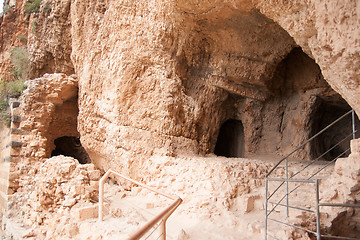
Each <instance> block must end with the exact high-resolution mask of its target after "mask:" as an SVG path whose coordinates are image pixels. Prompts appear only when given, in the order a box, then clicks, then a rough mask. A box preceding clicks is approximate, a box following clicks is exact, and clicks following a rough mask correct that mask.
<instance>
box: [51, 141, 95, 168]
mask: <svg viewBox="0 0 360 240" xmlns="http://www.w3.org/2000/svg"><path fill="white" fill-rule="evenodd" d="M54 144H55V149H54V150H53V151H52V152H51V156H52V157H53V156H58V155H64V156H68V157H73V158H76V159H77V160H78V161H79V163H81V164H86V163H90V162H91V161H90V158H89V155H88V154H87V152H86V150H85V149H84V148H83V146H81V142H80V138H78V137H70V136H63V137H59V138H57V139H55V140H54Z"/></svg>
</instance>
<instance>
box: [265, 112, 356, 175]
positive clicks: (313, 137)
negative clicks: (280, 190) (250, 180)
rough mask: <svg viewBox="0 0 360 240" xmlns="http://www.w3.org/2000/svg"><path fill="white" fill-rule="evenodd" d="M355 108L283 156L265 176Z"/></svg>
mask: <svg viewBox="0 0 360 240" xmlns="http://www.w3.org/2000/svg"><path fill="white" fill-rule="evenodd" d="M353 111H354V110H350V111H349V112H347V113H345V114H344V115H342V116H341V117H339V118H338V119H336V120H335V121H334V122H332V123H331V124H329V125H328V126H326V127H325V128H323V129H322V130H321V131H320V132H318V133H317V134H315V135H314V136H312V137H311V138H309V139H308V140H306V141H305V142H304V143H303V144H301V145H300V146H298V147H297V148H295V149H294V150H293V151H292V152H291V153H289V154H288V155H286V156H285V157H283V158H282V159H281V160H280V161H279V162H278V163H277V164H275V166H274V167H273V168H272V169H271V170H270V171H269V172H268V173H267V174H266V176H265V177H269V175H270V174H271V173H272V172H273V171H274V170H275V169H276V168H277V167H278V166H279V165H280V164H281V163H282V162H283V161H285V160H286V159H287V158H288V157H290V156H291V155H293V154H294V153H295V152H297V151H298V150H299V149H300V148H302V147H303V146H305V145H306V144H307V143H309V142H311V141H312V140H313V139H315V138H316V137H317V136H319V135H320V134H322V133H323V132H325V131H326V130H327V129H329V128H330V127H332V126H333V125H334V124H335V123H337V122H339V121H340V120H341V119H343V118H344V117H346V116H347V115H349V114H350V113H352V112H353Z"/></svg>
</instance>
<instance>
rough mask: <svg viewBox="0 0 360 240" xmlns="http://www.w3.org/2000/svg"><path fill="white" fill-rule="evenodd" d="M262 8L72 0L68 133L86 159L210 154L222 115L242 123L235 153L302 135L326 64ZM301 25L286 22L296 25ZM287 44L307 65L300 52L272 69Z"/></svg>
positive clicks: (106, 162)
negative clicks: (73, 80) (74, 85)
mask: <svg viewBox="0 0 360 240" xmlns="http://www.w3.org/2000/svg"><path fill="white" fill-rule="evenodd" d="M273 4H274V7H273V8H271V9H272V10H273V11H265V10H264V9H265V8H270V7H269V6H268V5H266V4H265V2H261V1H259V2H256V4H255V3H254V4H253V3H250V2H248V3H246V1H240V2H237V3H229V2H227V3H224V4H222V5H219V4H218V3H217V2H215V1H214V2H212V1H207V2H206V3H205V2H201V1H200V2H196V4H195V3H194V2H189V3H188V2H186V3H185V2H181V1H174V2H169V1H160V2H159V1H157V2H153V1H150V2H131V1H120V2H119V1H117V2H114V1H104V2H98V1H88V2H81V1H73V2H72V7H71V19H72V39H73V52H72V60H73V62H74V66H75V71H76V72H77V74H78V76H79V79H80V80H79V89H80V92H79V99H80V101H79V103H80V107H79V109H80V115H79V131H80V133H81V135H82V137H83V141H84V145H85V147H86V148H87V150H88V152H89V153H90V155H91V156H92V158H93V159H94V161H95V162H98V164H99V165H102V166H106V167H109V166H114V165H118V166H119V168H123V167H125V168H126V169H127V168H128V166H130V165H134V167H135V166H136V164H135V163H133V162H132V160H129V159H132V158H134V157H135V158H136V156H139V155H143V156H150V155H152V154H154V153H164V154H167V155H176V154H199V153H200V154H206V153H212V152H213V151H214V148H215V145H216V141H217V136H218V134H219V130H220V127H221V125H222V124H223V123H224V122H225V121H226V120H229V119H237V120H241V121H242V123H243V125H244V128H245V133H244V135H245V136H244V138H245V152H246V154H254V153H261V151H262V152H263V153H269V152H275V153H279V154H284V153H287V152H288V150H289V149H291V148H293V147H294V146H297V145H299V144H300V143H301V142H302V141H303V140H304V139H307V138H308V137H309V136H310V135H311V133H312V126H311V123H309V122H310V121H311V120H310V119H311V116H312V115H311V114H312V113H313V112H314V111H315V108H316V104H315V103H316V99H317V98H318V97H323V96H326V97H329V96H335V95H336V94H335V92H333V91H332V90H331V89H330V87H329V86H328V85H327V84H326V83H325V81H324V78H323V75H322V70H324V69H325V70H326V69H327V66H322V65H321V63H322V62H321V61H320V60H319V59H317V58H316V57H314V54H312V52H311V51H310V50H309V49H311V48H310V47H309V46H308V44H305V42H306V41H305V40H303V39H307V38H308V37H309V36H308V35H309V34H310V35H311V33H312V32H308V31H301V32H299V33H298V32H296V33H298V34H295V32H294V31H290V30H289V31H288V32H286V31H284V29H283V28H282V27H284V26H285V24H284V23H283V22H282V21H281V18H280V17H275V15H271V13H273V14H275V13H277V14H278V15H279V16H282V13H283V12H286V11H284V9H282V8H279V7H277V6H278V4H280V2H274V3H273ZM343 4H345V5H346V4H348V3H347V2H345V3H343ZM292 6H293V7H292ZM305 6H308V7H309V8H310V7H311V6H313V5H311V4H310V5H309V4H305V3H297V2H296V3H293V5H291V6H288V8H289V9H290V10H289V9H288V10H287V11H293V10H292V9H295V10H296V9H297V10H298V11H299V14H301V16H303V14H304V13H303V12H301V11H305ZM255 7H257V8H258V9H260V11H259V10H257V9H256V8H255ZM313 7H314V6H313ZM295 10H294V11H295ZM306 11H307V10H306ZM262 13H264V14H265V15H266V16H265V15H263V14H262ZM276 16H277V15H276ZM268 17H270V18H272V19H275V21H277V22H274V21H273V20H271V19H269V18H268ZM309 17H311V14H310V15H309ZM302 20H303V19H299V18H295V17H294V18H293V19H292V21H293V22H296V24H297V25H296V26H297V28H299V29H300V28H301V26H305V23H307V22H308V21H305V22H304V21H302ZM309 21H310V20H309ZM319 21H320V20H319ZM278 23H279V24H280V25H278ZM294 24H295V23H294ZM283 25H284V26H283ZM284 28H285V27H284ZM286 29H287V28H285V30H286ZM306 29H307V28H306ZM321 30H323V31H325V32H326V31H330V30H328V29H327V28H324V29H323V28H321ZM321 30H320V29H319V31H321ZM289 33H290V35H289ZM305 33H306V34H307V35H306V36H305ZM311 36H312V35H311ZM293 37H294V38H293ZM300 37H301V39H302V41H300V40H299V39H300ZM339 41H341V40H339ZM344 41H348V39H346V40H344ZM297 46H300V47H302V49H303V50H304V51H305V53H307V54H308V56H310V57H311V58H314V59H315V62H314V61H313V60H311V59H310V58H309V57H307V56H306V55H305V54H304V53H302V54H303V55H304V56H305V57H304V56H301V55H299V56H298V57H299V59H300V60H299V62H296V61H295V60H296V59H297V56H293V59H294V58H295V60H293V61H292V62H291V61H290V62H289V63H287V65H288V68H286V70H285V71H284V70H279V68H281V66H280V67H279V64H280V65H281V61H282V60H283V59H285V58H286V57H287V56H288V55H289V53H290V52H291V50H292V49H294V47H297ZM299 51H301V50H299ZM349 51H352V52H356V51H357V49H356V48H353V49H351V50H349ZM316 56H317V55H316ZM344 57H345V56H344ZM306 58H308V59H306ZM319 58H320V57H319ZM301 59H303V60H301ZM316 63H320V68H319V67H318V66H317V65H316ZM297 64H300V65H297ZM325 65H326V64H325ZM294 66H295V67H294ZM296 66H298V67H296ZM301 69H302V70H303V71H301ZM279 71H280V73H279ZM351 71H353V73H354V76H357V74H356V71H357V70H356V69H353V70H351ZM277 74H280V75H277ZM291 74H293V75H291ZM344 74H345V72H344ZM346 74H347V73H346ZM344 77H345V75H344ZM355 78H356V77H355ZM325 80H326V81H328V82H329V83H330V85H331V86H334V82H336V81H337V80H336V79H335V75H334V76H333V75H331V74H327V75H326V77H325ZM354 81H357V80H354ZM304 83H305V84H304ZM345 85H346V86H347V87H344V86H343V88H344V89H345V88H350V85H347V84H345ZM335 89H336V90H338V91H339V92H340V93H341V94H344V93H343V92H341V91H340V90H339V89H337V88H335ZM349 93H350V92H349ZM290 95H291V96H290ZM335 98H338V97H337V96H336V97H335ZM346 99H349V98H346ZM299 102H300V105H299V106H298V103H299ZM89 106H91V107H89ZM270 116H273V118H271V117H270ZM94 126H97V127H96V128H94ZM296 129H298V130H301V132H300V134H299V133H298V132H299V131H298V130H296ZM274 139H276V141H273V140H274ZM279 149H281V150H279ZM309 152H310V150H307V153H304V154H303V156H305V155H309ZM117 158H118V159H127V160H124V161H121V160H120V161H118V160H115V159H117ZM140 162H141V161H140ZM140 164H141V163H140ZM120 166H121V167H120ZM106 167H105V168H106Z"/></svg>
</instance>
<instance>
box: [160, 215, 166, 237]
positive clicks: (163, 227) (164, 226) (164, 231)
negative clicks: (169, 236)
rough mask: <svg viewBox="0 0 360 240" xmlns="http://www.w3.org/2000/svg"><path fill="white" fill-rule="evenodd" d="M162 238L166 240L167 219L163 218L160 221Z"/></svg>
mask: <svg viewBox="0 0 360 240" xmlns="http://www.w3.org/2000/svg"><path fill="white" fill-rule="evenodd" d="M159 228H160V234H161V235H160V238H159V239H160V240H166V219H163V220H161V222H160V226H159Z"/></svg>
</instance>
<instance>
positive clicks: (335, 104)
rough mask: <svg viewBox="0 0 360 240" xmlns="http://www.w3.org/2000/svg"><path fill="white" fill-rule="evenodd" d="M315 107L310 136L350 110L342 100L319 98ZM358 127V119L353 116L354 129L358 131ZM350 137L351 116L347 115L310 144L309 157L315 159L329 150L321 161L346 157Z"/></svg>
mask: <svg viewBox="0 0 360 240" xmlns="http://www.w3.org/2000/svg"><path fill="white" fill-rule="evenodd" d="M316 106H317V107H316V110H315V111H314V114H313V117H312V129H311V131H312V135H314V134H316V133H318V132H319V131H321V130H322V129H324V128H325V127H326V126H328V125H329V124H331V123H332V122H334V121H335V120H336V119H338V118H339V117H341V116H342V115H344V114H345V113H347V112H349V111H350V110H351V107H350V106H349V105H348V104H347V103H346V102H345V101H344V100H342V99H335V100H334V99H329V98H319V99H318V100H317V104H316ZM359 125H360V124H359V119H358V117H357V116H355V129H359ZM355 136H356V137H358V136H359V134H358V133H355ZM352 137H353V136H352V115H351V114H349V115H347V116H346V117H344V118H343V119H341V120H340V121H339V122H337V123H336V124H334V125H333V126H332V127H330V128H329V129H328V130H326V131H325V132H324V133H323V134H321V135H320V136H319V137H317V138H316V139H315V140H314V141H313V142H312V145H311V155H312V157H313V158H317V157H319V156H321V155H322V154H324V153H325V152H326V151H328V150H330V149H331V150H330V151H329V152H328V153H326V154H325V155H324V156H323V157H322V159H324V160H333V159H335V158H337V157H347V156H348V155H349V154H350V151H349V150H350V139H352ZM344 152H345V153H344ZM343 153H344V154H343Z"/></svg>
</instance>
